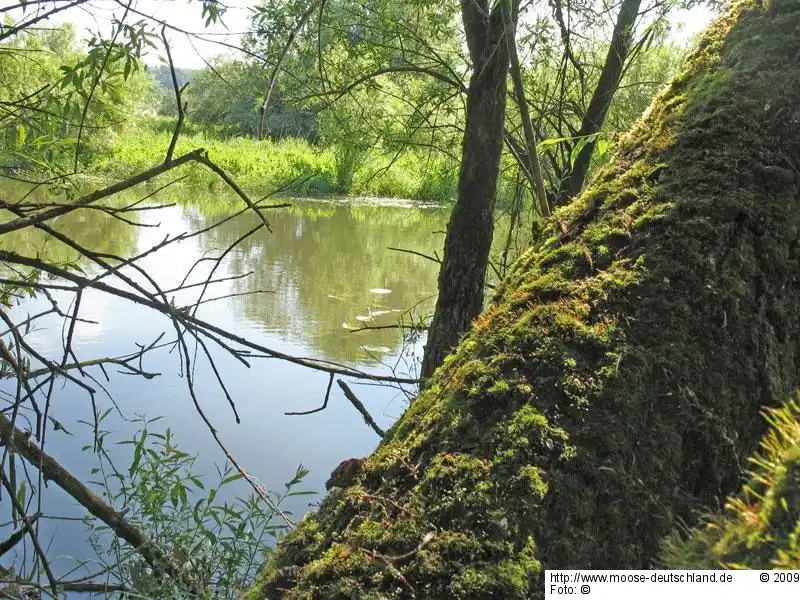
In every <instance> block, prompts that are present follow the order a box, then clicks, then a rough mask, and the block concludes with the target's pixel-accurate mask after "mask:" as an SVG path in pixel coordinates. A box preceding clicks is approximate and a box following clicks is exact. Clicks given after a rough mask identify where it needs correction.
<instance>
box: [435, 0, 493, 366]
mask: <svg viewBox="0 0 800 600" xmlns="http://www.w3.org/2000/svg"><path fill="white" fill-rule="evenodd" d="M503 1H508V0H503ZM461 13H462V17H463V20H464V29H465V31H466V35H467V45H468V47H469V51H470V56H471V58H472V77H471V78H470V82H469V89H468V91H467V115H466V126H465V129H464V140H463V144H462V150H461V172H460V175H459V179H458V196H457V198H456V203H455V206H454V208H453V212H452V214H451V216H450V223H449V225H448V227H447V234H446V236H445V242H444V257H443V260H442V266H441V269H440V270H439V297H438V299H437V301H436V310H435V312H434V316H433V320H432V322H431V326H430V328H429V329H428V340H427V344H426V346H425V354H424V357H423V359H422V370H421V377H422V378H423V379H427V378H428V377H430V376H431V375H432V374H433V372H434V371H435V370H436V368H437V367H438V366H439V365H440V364H441V363H442V361H443V360H444V357H445V356H447V354H448V353H449V352H450V351H451V350H452V349H453V348H454V347H455V346H456V345H457V344H458V341H459V339H460V338H461V336H462V335H463V334H464V332H465V331H467V330H468V329H469V326H470V323H471V322H472V320H473V319H474V318H475V317H476V316H478V314H479V313H480V312H481V309H482V308H483V300H484V281H485V278H486V269H487V267H488V264H489V249H490V247H491V244H492V231H493V214H494V205H495V199H496V194H497V177H498V173H499V170H500V157H501V155H502V151H503V124H504V122H505V110H506V77H507V76H508V46H507V44H506V40H505V38H504V26H503V17H502V11H501V9H500V7H499V6H498V7H496V8H495V9H494V10H492V11H491V13H490V11H489V7H488V3H487V2H485V0H484V1H483V2H478V1H476V0H462V3H461Z"/></svg>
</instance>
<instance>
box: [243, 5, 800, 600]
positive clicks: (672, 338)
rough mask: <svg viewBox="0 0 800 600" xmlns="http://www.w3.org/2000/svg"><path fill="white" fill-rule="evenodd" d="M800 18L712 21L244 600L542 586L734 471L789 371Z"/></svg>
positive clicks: (793, 354)
mask: <svg viewBox="0 0 800 600" xmlns="http://www.w3.org/2000/svg"><path fill="white" fill-rule="evenodd" d="M798 31H800V0H780V1H778V2H772V3H762V2H758V1H752V0H750V1H746V2H740V3H737V4H736V5H735V6H734V7H733V8H732V9H731V10H730V11H729V12H728V13H727V14H726V15H725V16H723V17H722V18H720V19H719V20H717V21H716V22H715V23H714V24H713V25H712V26H711V27H710V29H709V30H708V32H707V33H706V35H705V37H704V38H703V40H702V41H701V43H700V45H699V47H698V49H697V50H696V51H695V52H694V54H693V55H692V56H691V58H690V60H689V61H688V62H687V66H686V70H685V72H684V73H683V74H682V75H681V76H679V77H678V78H677V79H676V80H675V81H674V82H673V83H672V84H671V86H670V87H669V88H668V89H667V90H666V91H665V92H664V93H663V94H662V95H661V96H660V97H659V98H657V99H656V100H655V101H654V103H653V105H652V107H651V108H650V110H649V111H648V113H647V114H646V115H645V117H643V119H642V120H641V121H640V122H639V123H638V124H637V125H636V126H635V127H634V129H633V130H632V131H631V132H630V133H629V134H628V135H627V136H625V137H624V139H623V140H622V141H621V142H620V144H619V146H618V148H617V151H616V158H615V160H614V161H613V162H612V163H611V164H610V166H608V167H607V168H605V169H604V170H603V171H602V172H601V173H599V174H598V175H597V177H596V178H595V179H594V182H593V183H592V184H591V185H590V187H589V188H588V189H587V191H586V192H585V193H583V194H582V195H581V196H580V197H579V198H577V199H576V200H575V201H574V202H573V203H572V204H571V205H569V206H567V207H565V208H563V209H561V210H560V211H557V212H556V214H554V216H553V218H552V219H551V220H550V223H549V230H548V232H549V234H548V235H549V237H548V239H547V241H546V242H545V243H544V244H543V245H542V246H541V247H539V248H537V249H535V250H530V251H529V252H528V253H527V254H525V255H524V256H523V257H522V259H521V260H519V261H518V262H517V264H516V266H515V268H514V269H513V272H512V274H511V276H510V277H509V279H508V280H507V281H506V282H505V284H504V285H503V287H502V288H501V289H500V290H498V292H497V293H496V295H495V297H494V299H493V301H492V303H491V306H490V308H489V309H488V310H487V311H486V312H485V313H484V314H483V315H481V316H480V317H479V318H478V319H477V320H476V322H475V323H474V327H473V330H472V331H471V332H470V333H469V334H468V335H467V336H466V338H465V339H464V340H463V342H462V344H461V345H460V347H459V348H458V350H457V351H456V352H455V354H454V355H452V356H450V357H449V358H448V359H447V361H446V362H445V364H444V365H443V366H442V367H441V368H440V369H439V370H438V371H437V373H436V375H435V377H434V378H433V380H432V382H431V385H430V386H429V387H428V388H427V389H426V391H424V392H423V393H422V394H420V396H419V397H418V398H417V399H416V400H415V401H414V403H413V404H412V406H411V407H410V408H409V410H408V411H407V412H406V413H405V414H404V415H403V416H402V418H401V419H400V420H399V421H398V422H397V424H396V425H395V426H394V427H393V428H392V429H391V430H390V431H389V433H388V435H387V436H386V438H385V439H384V441H383V442H382V444H381V445H380V447H379V448H378V449H377V451H376V452H375V453H374V454H373V455H372V456H371V457H369V459H368V460H367V463H366V466H365V469H364V471H363V473H362V475H361V477H360V479H359V480H358V481H357V482H356V483H355V484H354V485H352V486H350V487H349V488H347V489H344V490H338V491H335V492H333V493H331V494H330V495H329V496H328V497H327V498H326V499H325V500H324V501H323V503H322V505H321V506H320V508H319V510H318V511H316V512H314V513H312V514H309V515H308V516H306V517H305V518H304V519H303V520H302V522H301V523H300V524H299V526H298V527H297V528H296V530H294V531H293V532H292V533H291V534H289V535H288V536H287V537H286V538H285V539H283V540H282V541H281V543H280V544H279V545H278V547H277V549H276V551H275V553H274V554H273V555H272V557H271V559H270V560H269V562H268V563H267V565H265V568H264V571H263V574H262V576H261V578H260V580H259V582H258V584H257V586H256V587H255V588H253V589H252V590H251V591H250V592H249V594H248V597H249V598H250V599H255V598H320V599H323V598H324V599H332V598H360V599H369V598H374V599H377V598H411V597H417V598H471V599H476V598H538V597H541V596H542V594H543V591H542V590H543V587H542V585H541V582H540V575H541V573H542V570H543V569H545V568H642V567H648V566H650V565H652V564H653V561H655V560H656V559H657V557H658V555H659V551H660V548H661V542H662V539H663V538H664V536H665V535H666V534H668V533H669V532H670V531H672V530H673V529H674V527H675V525H676V523H678V522H679V521H681V520H682V521H685V522H688V523H692V521H693V519H694V518H695V515H696V514H698V511H699V510H703V508H704V507H707V506H714V505H717V504H718V503H719V502H720V501H721V499H722V498H724V497H725V496H727V495H728V494H730V493H732V492H733V491H734V490H736V489H738V488H739V486H740V485H741V479H740V478H741V476H742V474H743V472H744V470H745V469H746V466H747V460H746V457H747V456H748V455H749V453H751V452H752V451H753V450H754V449H755V447H756V445H757V442H758V439H759V437H760V436H761V434H762V433H763V432H764V422H763V419H762V418H761V417H760V412H761V410H762V408H763V406H765V405H766V406H777V405H779V404H780V403H781V402H782V401H783V400H784V399H785V398H786V397H787V396H788V395H789V392H790V391H791V390H792V389H793V387H794V386H796V385H797V384H798V379H800V376H799V375H798V373H800V371H799V370H798V366H799V364H800V353H799V352H798V350H800V348H798V344H799V343H800V281H798V277H800V247H798V237H799V235H800V173H799V172H798V168H800V164H798V162H797V161H798V158H797V157H798V156H800V35H798ZM343 458H344V457H343Z"/></svg>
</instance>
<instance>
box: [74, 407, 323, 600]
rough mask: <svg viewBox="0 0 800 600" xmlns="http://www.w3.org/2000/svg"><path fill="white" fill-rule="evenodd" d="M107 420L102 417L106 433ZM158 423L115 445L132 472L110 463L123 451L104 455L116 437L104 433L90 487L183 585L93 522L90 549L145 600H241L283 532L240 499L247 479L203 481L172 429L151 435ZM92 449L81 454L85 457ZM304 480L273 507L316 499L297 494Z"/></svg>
mask: <svg viewBox="0 0 800 600" xmlns="http://www.w3.org/2000/svg"><path fill="white" fill-rule="evenodd" d="M109 413H110V411H107V412H105V413H104V414H103V415H100V416H99V419H98V420H99V423H100V424H101V425H102V422H103V421H104V418H105V417H107V416H108V414H109ZM156 421H158V419H157V418H156V419H144V418H139V419H136V421H135V422H138V423H139V424H140V427H141V428H140V429H139V431H138V432H137V433H136V434H135V435H134V436H133V438H132V439H130V440H125V441H121V442H117V445H122V446H128V447H130V449H131V452H130V462H129V464H128V467H127V469H122V470H120V469H117V468H116V467H115V466H114V463H113V462H112V460H111V458H110V454H113V455H114V456H117V455H118V454H119V450H118V449H117V450H114V451H113V452H107V450H110V444H112V443H113V440H112V435H111V434H110V433H109V432H108V431H105V430H101V432H100V434H99V436H98V438H97V453H96V456H97V458H98V459H99V466H98V467H96V468H94V469H92V473H93V476H94V478H95V481H94V482H93V483H94V485H95V486H96V487H97V488H98V489H99V490H100V492H101V494H102V495H103V496H104V498H105V499H106V500H107V501H108V502H110V503H111V504H113V505H115V506H117V507H120V508H124V510H125V518H126V519H127V520H128V522H130V523H132V524H134V525H136V526H137V527H138V528H139V529H140V530H141V531H143V532H144V533H145V534H146V535H147V536H148V538H149V539H150V540H151V541H152V542H153V543H154V545H155V546H156V547H157V548H161V549H163V550H164V551H165V552H167V554H168V556H169V559H170V560H171V561H173V563H175V564H176V565H177V566H178V568H179V569H180V570H181V573H182V577H183V578H184V581H183V582H180V583H179V582H178V581H177V579H176V578H164V577H160V576H158V575H157V574H154V573H153V572H152V570H151V569H150V567H149V566H148V565H147V564H146V563H144V562H143V560H142V559H141V557H140V555H139V554H137V553H131V552H130V550H129V548H127V547H126V545H125V543H124V542H122V541H121V540H120V539H119V538H117V537H116V536H115V535H112V534H111V532H110V531H109V529H108V527H107V526H106V525H104V524H97V523H95V522H91V521H90V522H88V527H89V531H90V537H89V543H90V544H91V546H92V548H93V550H94V553H95V554H96V557H97V560H99V561H100V563H101V564H102V565H103V566H104V567H105V568H107V569H108V574H109V577H110V578H111V580H115V581H117V582H120V583H122V584H124V585H125V586H126V587H128V588H130V589H132V590H134V591H135V592H136V593H137V594H140V595H141V596H140V597H147V598H159V599H168V598H176V599H177V598H186V597H187V594H188V595H194V594H198V595H199V597H202V598H209V599H212V598H213V599H223V598H231V599H232V598H237V597H238V594H239V593H240V592H241V591H242V590H243V589H246V588H247V587H248V586H249V585H251V584H252V581H253V580H254V578H255V575H256V572H257V571H256V570H257V568H258V565H259V564H261V562H262V561H263V560H264V558H265V557H266V556H268V555H269V553H270V551H271V549H270V548H271V545H272V544H273V543H274V541H275V540H277V539H278V537H279V536H280V535H281V534H282V532H283V531H284V530H285V528H286V525H285V523H284V522H283V521H280V520H279V518H278V516H277V515H276V514H275V513H274V512H273V511H271V510H270V509H268V508H266V507H265V504H264V502H263V501H262V500H261V499H260V498H259V497H258V496H257V495H256V494H255V493H254V492H253V491H252V490H251V491H250V493H249V495H248V496H246V497H243V496H241V495H236V494H237V491H238V490H240V489H241V488H242V487H243V482H241V481H240V480H241V479H242V476H241V475H240V474H239V473H238V472H237V471H236V470H234V469H233V467H231V466H230V465H226V467H225V468H222V469H220V468H217V470H216V474H215V475H214V476H213V477H209V476H208V475H203V474H199V473H198V472H197V470H196V468H195V462H196V458H195V457H193V456H190V455H189V454H187V453H185V452H182V451H181V450H180V449H179V448H178V446H177V445H176V442H175V440H174V438H173V437H172V434H171V432H170V430H169V429H168V428H167V429H163V430H154V429H153V424H154V423H155V422H156ZM86 425H87V426H89V427H93V426H94V425H93V424H89V423H86ZM92 448H93V446H91V445H88V446H84V451H87V452H88V451H90V450H91V449H92ZM307 473H308V471H307V470H306V469H304V468H303V466H302V465H301V466H300V467H298V469H297V472H296V473H295V475H294V476H293V477H292V479H291V480H290V481H288V482H287V483H286V484H285V489H284V491H283V493H281V494H271V496H272V499H273V500H274V501H275V504H276V505H280V503H281V502H282V501H283V500H285V499H286V498H289V497H291V496H297V495H301V494H309V493H312V492H303V491H299V490H297V487H298V486H299V485H300V484H301V483H302V480H303V478H304V477H305V476H306V474H307ZM237 482H238V483H237ZM238 493H240V491H239V492H238Z"/></svg>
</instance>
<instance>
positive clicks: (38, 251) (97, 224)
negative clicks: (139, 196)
mask: <svg viewBox="0 0 800 600" xmlns="http://www.w3.org/2000/svg"><path fill="white" fill-rule="evenodd" d="M2 191H3V193H4V195H6V196H7V197H10V198H17V197H21V196H22V195H23V194H24V193H25V190H24V188H23V187H21V186H3V187H2ZM28 200H29V201H30V202H32V203H39V202H42V203H44V202H55V201H59V200H61V199H60V198H58V197H56V196H51V195H48V193H47V191H46V190H45V188H41V191H39V190H36V191H35V192H34V193H32V194H31V195H30V196H29V198H28ZM116 202H117V204H121V202H122V201H121V200H119V199H118V200H116ZM99 204H100V203H98V205H99ZM11 216H12V215H11V214H10V213H5V214H2V212H0V221H5V220H8V219H9V218H10V217H11ZM125 218H127V219H129V220H131V221H134V222H135V221H136V213H128V214H127V215H126V217H125ZM48 225H50V226H51V227H53V228H54V229H55V230H57V231H59V232H60V233H63V234H64V235H66V236H67V237H69V238H70V239H71V240H73V241H75V242H77V243H78V244H80V245H81V246H83V247H84V248H88V249H89V250H92V251H94V252H97V253H105V254H112V255H114V256H122V257H128V256H130V255H131V254H132V253H133V252H134V251H135V250H136V239H137V236H138V233H139V232H138V231H137V228H136V227H135V226H133V225H130V224H127V223H123V222H122V221H120V220H119V219H115V218H114V217H112V216H109V215H108V214H106V213H103V212H101V211H99V210H92V209H84V210H77V211H74V212H71V213H68V214H66V215H64V216H61V217H58V218H55V219H52V220H50V221H48ZM0 249H3V250H10V251H13V252H16V253H18V254H21V255H23V256H29V257H37V256H38V257H39V258H43V259H46V260H47V261H49V262H51V263H55V264H65V263H70V264H77V265H79V266H80V267H81V268H84V269H86V268H90V264H89V263H90V261H89V260H88V259H87V258H85V257H82V258H81V259H80V260H78V256H79V255H78V253H77V252H76V251H75V250H73V249H72V248H70V247H68V246H67V245H65V244H63V243H61V242H59V241H58V240H57V239H55V238H53V237H51V236H50V235H48V234H46V233H44V232H42V231H40V230H38V229H35V228H33V227H26V228H25V229H19V230H17V231H12V232H10V233H6V234H3V236H2V237H0ZM76 261H77V262H76Z"/></svg>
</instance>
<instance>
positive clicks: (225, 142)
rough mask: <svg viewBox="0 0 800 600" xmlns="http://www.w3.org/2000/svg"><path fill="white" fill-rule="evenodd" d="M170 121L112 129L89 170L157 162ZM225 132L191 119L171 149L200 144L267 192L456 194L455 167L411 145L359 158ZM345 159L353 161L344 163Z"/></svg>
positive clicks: (208, 178) (441, 197)
mask: <svg viewBox="0 0 800 600" xmlns="http://www.w3.org/2000/svg"><path fill="white" fill-rule="evenodd" d="M170 125H171V124H170V123H167V122H166V121H165V120H164V119H163V118H154V119H148V120H144V121H142V122H141V123H140V124H139V126H138V127H136V128H130V129H127V130H125V131H122V132H120V133H116V134H111V135H109V138H108V139H106V140H104V143H103V144H102V145H101V147H102V151H101V152H97V153H95V155H94V157H93V160H92V162H93V164H92V172H93V174H96V175H100V176H113V177H123V176H126V175H129V174H131V173H135V172H138V171H141V170H144V169H147V168H150V167H152V166H153V165H156V164H158V163H160V162H162V161H163V160H164V156H165V154H166V149H167V147H168V146H169V142H170V138H171V136H172V132H171V127H170ZM225 137H226V136H225V135H224V132H221V131H203V130H199V129H195V128H193V127H191V125H190V126H189V127H187V128H185V131H184V133H183V134H182V135H181V137H180V138H179V140H178V145H177V148H176V150H175V155H176V156H177V155H180V154H181V153H183V152H188V151H190V150H193V149H195V148H201V147H202V148H205V149H206V150H207V151H208V155H209V157H210V158H211V159H212V160H213V161H214V162H216V163H217V164H218V165H219V166H221V167H222V168H223V169H225V170H226V171H227V172H228V173H229V174H230V175H231V176H233V177H234V178H235V179H236V180H237V181H238V182H239V183H240V184H241V185H246V186H248V187H251V188H257V189H259V190H266V191H269V190H274V189H278V188H284V187H285V189H284V192H283V193H284V194H285V195H294V196H300V195H301V196H311V197H313V196H325V195H331V194H347V195H356V196H381V197H393V198H408V199H413V200H419V201H423V202H432V203H437V204H444V203H447V202H450V201H452V200H453V199H454V197H455V189H456V187H455V183H456V180H457V176H458V171H457V166H456V165H451V164H448V163H447V162H446V161H445V159H443V158H434V159H423V158H420V157H418V156H417V155H415V154H414V152H413V151H408V152H405V153H403V154H402V155H401V156H399V157H396V156H394V155H393V154H389V153H387V152H384V151H381V150H380V149H373V150H369V151H366V152H359V153H358V155H357V156H356V155H353V153H352V152H348V149H346V148H340V147H337V146H328V147H320V146H314V145H312V144H310V143H308V142H306V141H305V140H300V139H291V138H289V139H283V140H280V141H271V140H262V141H256V140H253V139H249V138H241V137H230V138H227V139H225ZM343 157H345V158H347V159H348V160H353V161H354V162H353V164H346V165H343ZM184 174H186V175H187V176H188V183H191V184H195V185H210V186H213V185H214V182H215V181H216V180H217V179H218V178H217V177H216V176H215V175H213V174H212V173H210V172H209V171H208V170H207V169H205V168H204V167H202V166H199V165H193V166H191V167H189V168H187V169H186V170H185V172H184ZM290 182H294V183H291V184H290ZM287 184H289V185H287Z"/></svg>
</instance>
